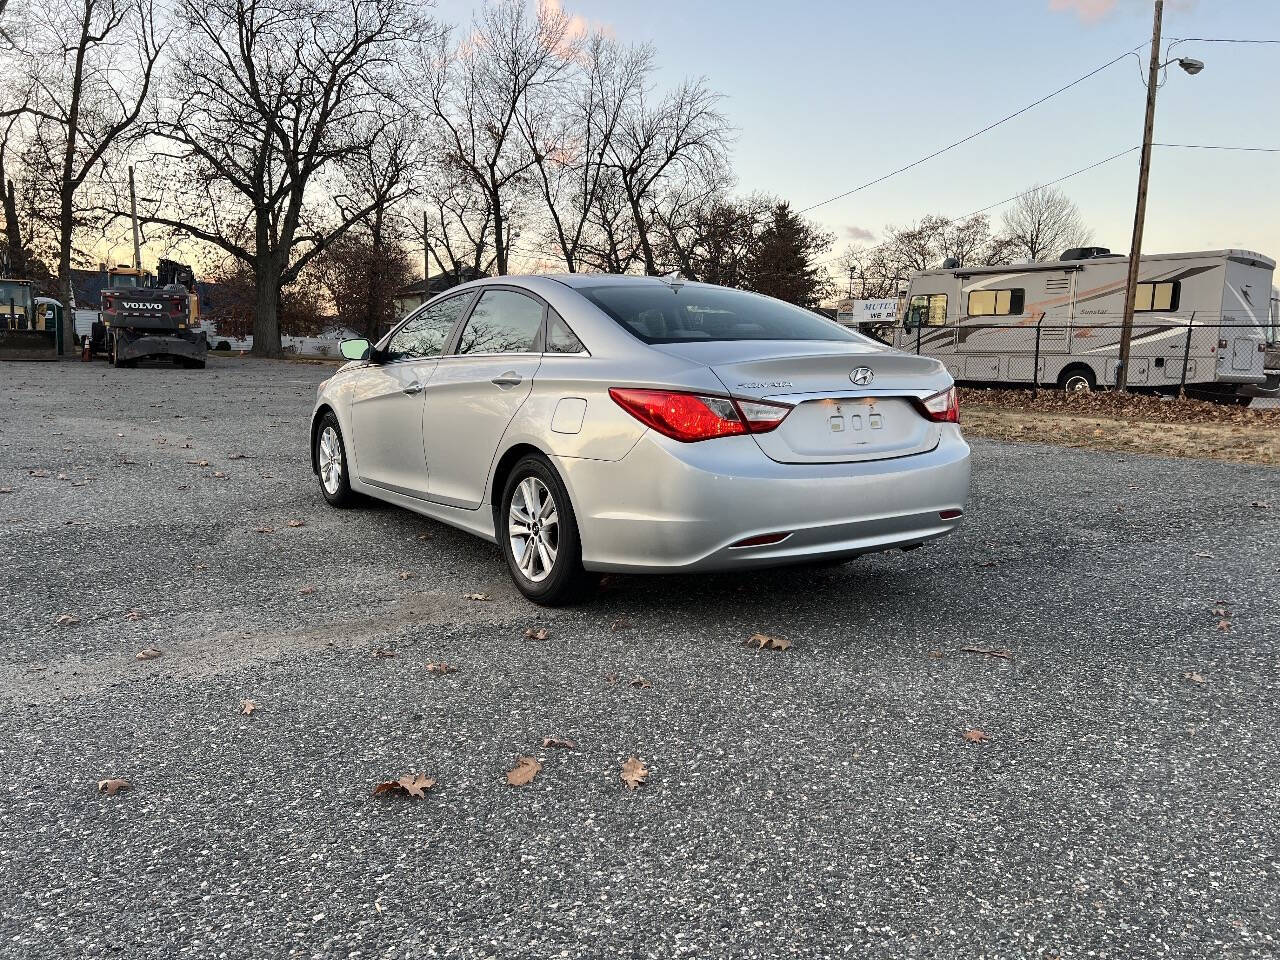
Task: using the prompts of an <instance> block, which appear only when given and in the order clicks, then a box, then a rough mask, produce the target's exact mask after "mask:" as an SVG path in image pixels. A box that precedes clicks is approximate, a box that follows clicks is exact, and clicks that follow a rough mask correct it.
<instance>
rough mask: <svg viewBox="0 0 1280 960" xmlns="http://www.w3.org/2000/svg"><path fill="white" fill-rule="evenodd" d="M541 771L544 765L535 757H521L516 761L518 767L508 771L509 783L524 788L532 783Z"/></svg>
mask: <svg viewBox="0 0 1280 960" xmlns="http://www.w3.org/2000/svg"><path fill="white" fill-rule="evenodd" d="M541 769H542V764H540V763H539V762H538V761H537V760H535V759H534V758H533V757H520V758H518V759H517V760H516V765H515V766H514V767H512V768H511V769H510V770H508V771H507V783H509V784H511V786H513V787H523V786H525V785H526V784H528V783H532V782H533V778H534V777H536V776H537V775H538V771H539V770H541Z"/></svg>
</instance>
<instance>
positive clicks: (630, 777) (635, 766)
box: [620, 755, 649, 790]
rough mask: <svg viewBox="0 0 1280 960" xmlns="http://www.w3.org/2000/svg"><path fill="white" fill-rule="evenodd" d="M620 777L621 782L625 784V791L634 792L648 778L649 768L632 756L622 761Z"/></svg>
mask: <svg viewBox="0 0 1280 960" xmlns="http://www.w3.org/2000/svg"><path fill="white" fill-rule="evenodd" d="M620 776H621V777H622V782H623V783H624V784H626V786H627V789H628V790H634V789H635V788H636V787H638V786H640V784H642V783H644V782H645V780H646V779H647V778H648V776H649V768H648V767H646V766H645V765H644V764H643V763H641V762H640V761H639V760H638V759H637V758H636V757H635V756H634V755H632V756H630V757H627V759H625V760H623V761H622V772H621V774H620Z"/></svg>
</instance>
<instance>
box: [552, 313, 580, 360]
mask: <svg viewBox="0 0 1280 960" xmlns="http://www.w3.org/2000/svg"><path fill="white" fill-rule="evenodd" d="M586 349H587V348H586V347H584V346H583V345H582V341H581V340H579V339H578V335H577V334H575V333H574V332H573V331H572V330H570V329H569V325H568V324H567V323H565V322H564V320H562V319H561V318H560V314H558V313H556V312H555V311H554V310H552V309H551V308H550V307H548V308H547V349H546V352H547V353H584V352H585V351H586Z"/></svg>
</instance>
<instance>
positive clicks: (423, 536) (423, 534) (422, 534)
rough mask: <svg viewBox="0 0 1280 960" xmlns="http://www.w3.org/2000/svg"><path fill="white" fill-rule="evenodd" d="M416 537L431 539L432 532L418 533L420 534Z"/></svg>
mask: <svg viewBox="0 0 1280 960" xmlns="http://www.w3.org/2000/svg"><path fill="white" fill-rule="evenodd" d="M416 539H418V540H430V539H431V534H429V533H420V534H418V536H417V537H416Z"/></svg>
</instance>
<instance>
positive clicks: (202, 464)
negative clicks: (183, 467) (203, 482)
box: [183, 444, 209, 467]
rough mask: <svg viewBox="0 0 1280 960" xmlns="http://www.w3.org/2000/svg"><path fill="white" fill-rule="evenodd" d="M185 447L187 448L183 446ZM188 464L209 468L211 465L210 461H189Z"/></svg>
mask: <svg viewBox="0 0 1280 960" xmlns="http://www.w3.org/2000/svg"><path fill="white" fill-rule="evenodd" d="M183 446H186V444H183ZM187 463H189V464H191V466H193V467H207V466H208V465H209V461H208V460H188V461H187Z"/></svg>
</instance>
